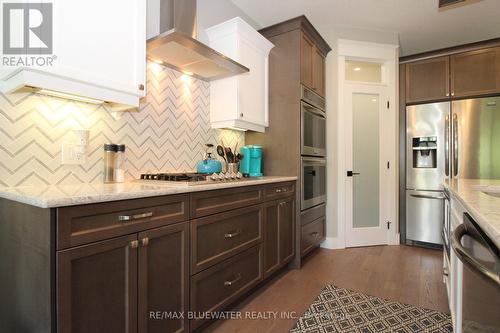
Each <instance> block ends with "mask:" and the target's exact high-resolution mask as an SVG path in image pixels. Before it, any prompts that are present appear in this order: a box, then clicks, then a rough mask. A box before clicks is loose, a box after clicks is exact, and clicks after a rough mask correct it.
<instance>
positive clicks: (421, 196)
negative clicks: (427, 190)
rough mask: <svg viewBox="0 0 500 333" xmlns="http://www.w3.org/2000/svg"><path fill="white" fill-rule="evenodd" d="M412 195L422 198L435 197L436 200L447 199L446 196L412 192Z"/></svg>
mask: <svg viewBox="0 0 500 333" xmlns="http://www.w3.org/2000/svg"><path fill="white" fill-rule="evenodd" d="M410 196H412V197H414V198H420V199H435V200H444V199H446V198H445V197H444V196H438V195H424V194H410Z"/></svg>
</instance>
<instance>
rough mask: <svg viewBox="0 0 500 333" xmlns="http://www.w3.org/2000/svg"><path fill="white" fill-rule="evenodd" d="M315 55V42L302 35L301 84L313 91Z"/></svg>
mask: <svg viewBox="0 0 500 333" xmlns="http://www.w3.org/2000/svg"><path fill="white" fill-rule="evenodd" d="M313 53H314V44H313V42H312V41H311V40H310V39H309V37H307V35H305V34H304V33H302V34H301V39H300V82H301V83H302V84H303V85H305V86H306V87H308V88H310V89H313Z"/></svg>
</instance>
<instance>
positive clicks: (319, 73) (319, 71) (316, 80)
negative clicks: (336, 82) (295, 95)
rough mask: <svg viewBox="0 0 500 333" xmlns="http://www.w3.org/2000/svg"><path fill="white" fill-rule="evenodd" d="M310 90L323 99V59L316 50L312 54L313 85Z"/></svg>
mask: <svg viewBox="0 0 500 333" xmlns="http://www.w3.org/2000/svg"><path fill="white" fill-rule="evenodd" d="M312 89H313V90H314V92H316V93H317V94H318V95H320V96H323V97H325V57H324V56H323V54H321V52H320V51H319V49H318V48H316V47H315V48H314V52H313V85H312Z"/></svg>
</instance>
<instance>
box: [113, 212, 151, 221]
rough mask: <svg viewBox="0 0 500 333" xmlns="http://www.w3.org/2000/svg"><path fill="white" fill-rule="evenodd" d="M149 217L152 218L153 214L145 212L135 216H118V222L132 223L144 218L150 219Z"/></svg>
mask: <svg viewBox="0 0 500 333" xmlns="http://www.w3.org/2000/svg"><path fill="white" fill-rule="evenodd" d="M151 216H153V212H146V213H141V214H135V215H120V216H118V221H133V220H139V219H144V218H146V217H151Z"/></svg>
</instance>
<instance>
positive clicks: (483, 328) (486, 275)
mask: <svg viewBox="0 0 500 333" xmlns="http://www.w3.org/2000/svg"><path fill="white" fill-rule="evenodd" d="M452 247H453V250H454V252H455V253H456V254H457V257H458V258H459V260H460V261H461V262H462V263H463V276H462V309H461V313H462V327H461V328H462V332H464V333H469V332H500V316H499V312H498V311H499V309H500V250H499V249H498V247H497V246H495V244H494V243H493V242H492V241H491V239H489V238H488V236H487V235H486V234H485V233H484V232H483V231H482V230H481V228H480V227H479V226H478V225H477V223H476V222H475V221H474V220H473V219H472V218H471V216H469V215H468V214H467V213H466V214H464V223H463V224H461V225H460V226H458V227H457V228H455V230H454V231H453V235H452ZM459 311H460V310H459Z"/></svg>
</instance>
